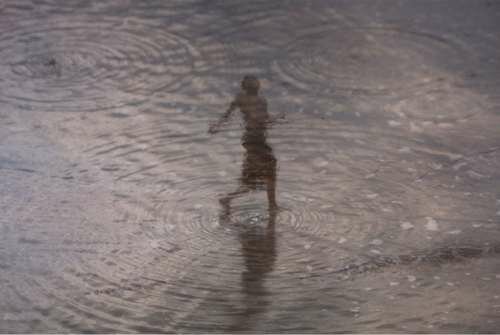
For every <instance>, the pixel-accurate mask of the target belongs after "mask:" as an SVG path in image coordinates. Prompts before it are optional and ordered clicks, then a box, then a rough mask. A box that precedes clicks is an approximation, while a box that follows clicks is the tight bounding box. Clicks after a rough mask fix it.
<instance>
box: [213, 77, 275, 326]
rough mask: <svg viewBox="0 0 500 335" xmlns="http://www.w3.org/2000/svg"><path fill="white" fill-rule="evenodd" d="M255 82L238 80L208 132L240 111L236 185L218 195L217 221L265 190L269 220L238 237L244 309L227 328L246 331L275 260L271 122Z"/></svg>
mask: <svg viewBox="0 0 500 335" xmlns="http://www.w3.org/2000/svg"><path fill="white" fill-rule="evenodd" d="M259 87H260V85H259V81H258V79H257V78H256V77H254V76H245V77H244V78H243V81H242V83H241V88H242V92H241V93H239V94H238V95H237V96H236V98H235V99H234V101H233V102H232V103H231V105H230V107H229V109H228V110H227V112H226V113H225V114H224V115H223V116H222V117H221V118H220V120H219V121H218V122H217V123H215V124H214V125H212V126H211V127H210V129H209V132H210V133H212V134H214V133H216V132H217V131H218V130H219V127H220V126H221V125H222V124H223V123H224V122H226V121H227V120H228V119H229V117H230V116H231V113H232V112H233V111H234V110H236V109H238V108H239V110H240V111H241V113H242V114H243V119H244V121H245V132H244V134H243V136H242V145H243V147H244V148H245V150H246V152H245V161H244V162H243V166H242V171H241V177H240V179H239V186H238V188H237V189H236V190H235V191H233V192H230V193H228V194H227V195H225V196H223V197H222V198H220V200H219V201H220V203H221V206H222V211H221V215H220V220H221V222H222V223H228V222H229V221H230V218H231V201H232V200H233V199H234V198H237V197H239V196H241V195H243V194H245V193H248V192H250V191H254V190H260V189H262V188H265V190H266V191H267V199H268V207H269V221H268V223H267V226H266V227H259V226H253V225H250V226H242V227H240V229H239V236H238V238H239V240H240V243H241V250H242V254H243V257H244V260H245V268H246V269H245V270H244V271H243V273H242V277H241V282H242V290H243V294H244V305H245V310H244V311H243V312H242V313H241V314H240V318H236V319H235V322H234V324H233V326H231V329H230V330H231V331H236V330H245V329H246V330H248V329H250V327H251V325H249V324H248V323H249V322H251V318H250V317H251V316H253V315H255V314H258V313H261V312H263V311H264V310H265V308H266V305H267V304H268V302H267V301H266V299H264V297H265V296H266V295H267V294H266V290H265V288H264V285H263V284H264V276H265V275H266V274H267V273H269V272H271V271H272V270H273V267H274V263H275V260H276V243H275V242H276V241H275V222H276V215H277V211H278V206H277V204H276V165H277V162H276V158H275V157H274V154H273V150H272V148H271V146H270V145H269V144H268V143H267V141H266V133H267V127H268V126H269V124H270V123H271V119H270V116H269V114H268V112H267V103H266V100H265V99H264V98H262V97H261V96H259V94H258V92H259Z"/></svg>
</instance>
